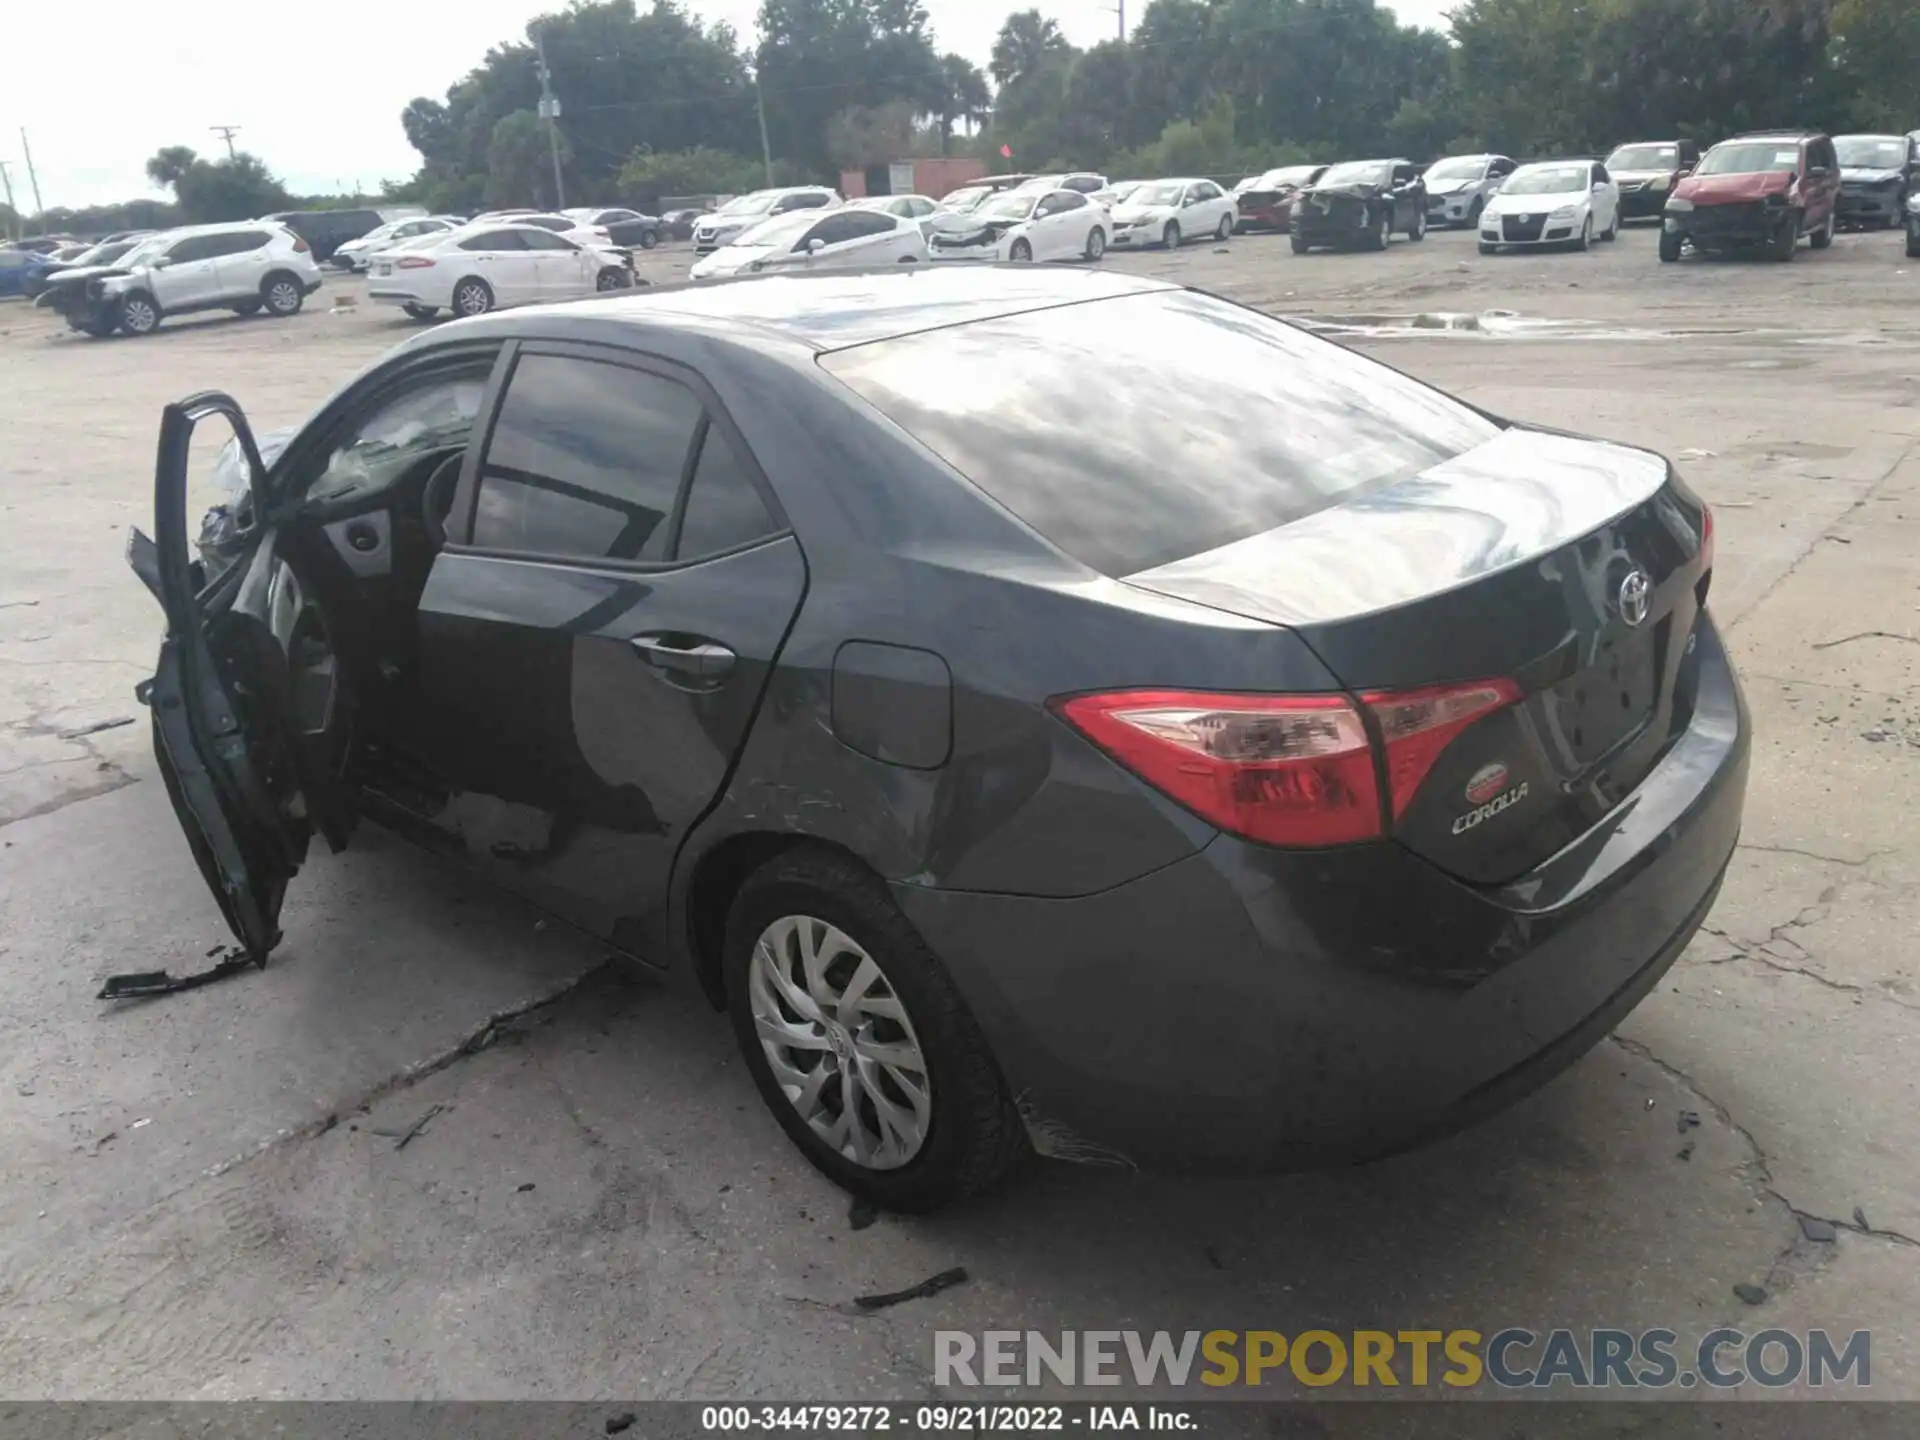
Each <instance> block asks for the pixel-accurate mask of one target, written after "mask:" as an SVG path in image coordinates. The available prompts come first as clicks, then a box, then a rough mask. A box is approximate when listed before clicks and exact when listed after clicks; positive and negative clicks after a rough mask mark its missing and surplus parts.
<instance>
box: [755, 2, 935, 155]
mask: <svg viewBox="0 0 1920 1440" xmlns="http://www.w3.org/2000/svg"><path fill="white" fill-rule="evenodd" d="M759 23H760V44H759V48H758V50H757V52H756V54H755V67H754V73H755V74H756V76H757V77H758V79H759V82H760V84H761V85H763V86H764V87H765V104H766V113H767V128H768V132H769V134H770V135H771V136H772V143H773V151H774V154H776V155H778V156H781V157H782V158H785V159H788V160H792V161H794V162H795V163H797V164H798V165H800V166H801V167H802V168H803V169H804V170H806V171H807V173H809V174H811V175H814V176H817V177H820V178H825V177H827V176H829V175H831V174H833V173H834V163H833V157H832V155H831V154H830V153H829V149H830V147H829V145H828V141H827V129H828V126H829V124H831V123H832V121H833V120H834V118H835V117H836V116H839V115H842V114H844V113H845V112H847V111H849V110H851V109H853V108H854V107H856V106H860V107H865V108H867V109H873V108H876V107H879V106H883V105H887V104H889V103H891V102H895V101H900V102H904V103H906V104H907V105H908V106H909V107H910V108H911V110H912V112H913V113H914V114H917V115H934V116H937V115H939V114H940V113H941V111H942V108H943V106H945V104H946V103H947V94H946V89H947V87H946V74H945V70H944V68H943V66H942V65H941V62H940V57H939V54H938V52H937V51H936V50H935V49H934V46H933V37H932V35H931V34H930V33H929V31H928V29H927V14H926V11H925V10H924V9H923V8H922V7H921V6H920V4H919V3H918V0H762V3H761V6H760V22H759Z"/></svg>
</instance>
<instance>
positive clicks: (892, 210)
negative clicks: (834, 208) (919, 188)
mask: <svg viewBox="0 0 1920 1440" xmlns="http://www.w3.org/2000/svg"><path fill="white" fill-rule="evenodd" d="M841 208H843V209H846V210H878V211H881V212H882V213H883V214H887V215H893V216H896V217H898V218H899V219H901V220H908V221H911V222H912V223H913V225H914V227H915V228H916V229H918V230H919V232H920V233H921V235H923V236H924V235H927V234H930V233H931V232H932V230H933V216H934V212H936V211H937V210H939V208H940V203H939V202H938V201H937V200H935V199H933V197H932V196H930V195H866V196H863V197H861V198H860V199H858V200H849V201H847V203H846V204H845V205H844V206H843V207H841ZM921 258H922V259H925V258H926V257H925V256H922V257H921Z"/></svg>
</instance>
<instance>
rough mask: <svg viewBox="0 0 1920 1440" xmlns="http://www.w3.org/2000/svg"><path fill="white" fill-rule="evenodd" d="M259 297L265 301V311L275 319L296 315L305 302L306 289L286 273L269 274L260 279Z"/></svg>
mask: <svg viewBox="0 0 1920 1440" xmlns="http://www.w3.org/2000/svg"><path fill="white" fill-rule="evenodd" d="M260 297H261V299H262V300H264V301H265V302H266V307H267V313H268V314H269V315H271V316H273V318H274V319H276V320H284V319H286V318H287V317H288V316H289V315H298V314H299V313H300V307H301V306H302V305H304V304H306V303H307V292H306V290H305V289H304V288H303V287H302V286H301V284H300V282H299V281H298V280H296V279H294V278H293V276H291V275H286V274H281V275H269V276H267V278H266V279H264V280H262V281H261V282H260Z"/></svg>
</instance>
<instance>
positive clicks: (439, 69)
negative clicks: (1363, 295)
mask: <svg viewBox="0 0 1920 1440" xmlns="http://www.w3.org/2000/svg"><path fill="white" fill-rule="evenodd" d="M642 3H643V4H644V3H645V0H642ZM924 3H925V4H926V7H927V11H928V14H929V15H930V16H931V17H932V21H933V30H934V36H935V39H936V42H937V43H938V45H939V47H940V48H941V49H942V50H957V51H959V52H960V53H961V54H963V55H966V56H968V57H969V58H970V59H972V60H974V61H976V62H978V63H979V64H981V65H982V66H984V65H985V64H986V60H987V56H988V53H989V52H990V51H991V50H992V48H993V37H994V35H995V34H996V33H997V32H998V30H999V28H1000V23H1001V21H1003V20H1004V19H1005V18H1006V15H1007V12H1008V11H1009V10H1012V9H1016V8H1024V3H1037V5H1038V8H1039V9H1040V10H1041V11H1042V12H1044V13H1045V14H1048V15H1051V16H1053V18H1054V19H1056V20H1058V21H1059V22H1060V27H1061V29H1062V30H1064V31H1065V32H1066V34H1067V37H1068V38H1069V39H1070V40H1072V41H1073V42H1074V43H1075V44H1078V45H1088V44H1092V43H1094V42H1095V41H1098V40H1101V39H1104V38H1105V37H1106V36H1107V35H1109V34H1111V33H1112V31H1113V27H1114V24H1115V17H1114V14H1113V9H1112V6H1111V3H1110V0H924ZM1387 3H1389V4H1390V5H1391V6H1392V8H1393V9H1395V10H1397V11H1398V12H1399V13H1400V16H1401V18H1402V19H1403V20H1406V21H1409V22H1413V23H1418V24H1423V25H1440V24H1442V23H1443V19H1442V17H1443V15H1444V12H1445V10H1446V9H1447V8H1449V7H1450V6H1451V5H1452V4H1454V3H1456V0H1387ZM558 8H559V3H558V0H544V3H543V0H461V3H459V4H456V5H430V4H418V3H414V4H399V5H385V6H380V7H377V8H376V9H373V10H368V9H366V8H365V7H351V6H350V7H348V8H346V9H345V10H340V11H333V12H329V11H327V10H325V9H314V8H311V7H307V6H294V7H291V8H289V7H286V6H271V5H268V6H262V5H259V4H255V3H243V0H186V3H185V4H184V5H182V6H179V7H177V8H174V9H168V10H164V11H153V10H148V11H145V12H143V14H144V15H145V18H144V20H143V21H142V23H141V24H140V25H139V27H138V29H139V32H140V38H139V42H138V44H137V45H136V46H135V47H134V50H133V52H131V53H132V54H133V55H134V56H136V57H137V58H136V59H134V60H132V62H131V63H128V57H127V56H126V55H122V56H121V57H120V59H119V60H117V61H112V62H102V63H103V64H105V66H106V68H105V69H104V70H103V71H102V72H101V74H100V76H98V77H95V78H94V79H91V80H90V79H88V78H87V77H86V76H85V75H84V74H82V73H81V72H79V71H76V70H75V68H74V65H73V64H72V63H71V61H72V57H71V56H68V55H66V54H64V52H61V55H60V58H59V59H57V60H56V59H52V58H50V56H51V53H52V52H49V51H48V49H47V47H46V46H44V45H41V44H38V43H36V42H34V41H33V40H31V39H30V38H27V37H28V35H29V32H30V31H32V28H33V27H27V29H26V30H22V29H21V28H20V27H18V26H16V27H14V36H13V38H14V39H15V40H16V41H19V42H20V43H17V44H9V45H7V46H6V47H5V48H4V52H3V55H4V58H0V160H5V161H7V162H8V168H9V172H10V174H11V176H12V181H13V194H14V201H15V204H16V205H17V206H18V208H19V209H20V210H21V211H23V212H26V213H32V210H33V192H32V188H31V186H30V185H29V184H28V180H27V167H26V165H25V164H24V163H23V155H22V146H21V139H20V127H21V126H23V125H24V126H26V127H27V138H28V140H29V142H30V143H31V145H32V148H33V162H34V168H35V169H36V170H37V171H38V172H39V177H40V195H41V199H42V200H43V201H44V202H45V203H46V204H47V205H69V206H75V207H78V206H82V205H91V204H99V203H104V202H108V201H114V200H126V199H131V198H133V197H134V196H137V195H147V194H154V193H157V192H155V191H154V190H153V187H152V186H151V185H149V184H148V182H147V179H146V175H145V173H144V171H143V167H144V166H145V164H146V160H147V157H148V156H149V155H151V154H153V152H154V151H155V150H157V149H159V148H160V147H161V146H162V145H190V146H192V147H193V148H195V149H196V150H199V151H201V152H202V153H211V154H218V153H220V151H221V150H222V149H223V148H224V146H223V145H222V142H221V141H220V139H219V137H218V136H216V135H214V134H213V133H212V132H211V131H210V130H209V128H208V127H209V126H213V125H237V126H239V127H240V130H239V134H238V135H237V136H236V137H235V143H236V144H237V145H238V146H240V147H241V148H242V149H246V150H251V151H252V152H254V153H255V154H256V155H258V156H260V157H261V158H262V159H263V160H265V161H266V162H267V164H268V165H270V166H271V167H272V168H273V169H274V170H275V171H276V172H277V173H278V174H279V175H280V176H281V178H282V179H283V180H285V181H286V183H287V185H288V188H289V189H291V190H293V191H294V192H295V193H297V194H313V193H320V192H326V191H333V190H337V189H341V188H344V187H351V186H353V185H354V184H355V183H356V182H357V183H359V184H361V185H364V186H366V187H367V188H369V189H372V188H375V187H376V185H377V183H378V182H379V181H380V180H383V179H402V178H404V177H406V176H408V175H410V174H412V173H413V171H414V170H415V168H416V167H417V166H418V165H419V157H418V155H416V154H415V153H414V150H413V147H412V146H410V145H408V144H407V141H406V136H405V135H403V134H402V133H401V131H400V110H401V107H402V106H404V105H405V104H406V103H407V101H409V100H411V99H412V98H413V97H414V96H416V95H432V96H434V97H436V98H438V97H440V96H442V95H444V94H445V93H446V89H447V86H448V85H450V84H452V83H453V82H454V81H455V80H457V79H459V78H460V76H462V75H464V74H465V73H466V72H467V71H468V70H470V69H471V68H472V67H473V66H474V65H476V64H478V63H479V61H480V59H481V57H482V56H483V55H485V54H486V52H487V47H488V46H490V45H493V44H495V43H497V42H499V41H502V40H507V39H520V38H523V37H524V34H525V30H526V24H527V21H528V20H530V19H531V18H532V17H533V16H535V15H538V14H541V13H544V12H548V11H552V10H555V9H558ZM687 8H688V9H689V10H691V11H693V12H695V13H697V14H700V15H703V16H706V17H709V18H712V19H724V20H728V21H730V22H731V23H732V24H733V26H734V27H735V28H736V29H737V30H738V31H739V32H740V34H741V36H742V38H743V39H745V38H748V37H751V36H752V34H753V18H754V14H755V12H756V11H757V10H758V9H759V3H758V0H689V3H688V6H687ZM1127 9H1128V11H1129V14H1128V20H1129V23H1131V22H1132V21H1134V20H1135V19H1136V18H1137V17H1138V14H1139V12H1140V11H1142V10H1144V9H1145V4H1144V0H1130V3H1129V4H1128V6H1127ZM39 13H40V14H41V15H42V16H43V17H44V16H47V15H51V14H53V13H54V12H53V11H48V10H45V9H44V8H43V9H42V10H41V11H40V12H39ZM41 28H42V29H44V27H41ZM55 48H56V51H57V50H58V47H55ZM562 98H563V99H564V96H563V97H562Z"/></svg>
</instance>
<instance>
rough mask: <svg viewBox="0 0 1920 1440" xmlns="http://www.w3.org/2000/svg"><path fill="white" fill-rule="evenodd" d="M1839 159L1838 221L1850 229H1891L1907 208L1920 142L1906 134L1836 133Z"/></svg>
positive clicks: (1916, 172)
mask: <svg viewBox="0 0 1920 1440" xmlns="http://www.w3.org/2000/svg"><path fill="white" fill-rule="evenodd" d="M1833 149H1834V153H1835V154H1836V155H1837V156H1839V159H1840V224H1841V225H1842V226H1843V227H1844V228H1846V229H1849V230H1854V229H1859V230H1891V229H1892V228H1893V227H1894V226H1896V225H1898V224H1900V222H1901V220H1902V219H1903V218H1904V216H1905V214H1906V209H1907V195H1908V193H1909V192H1910V191H1911V190H1912V188H1913V185H1914V180H1915V177H1916V176H1920V143H1916V142H1915V141H1914V140H1912V139H1911V138H1909V137H1908V136H1905V135H1836V136H1835V137H1834V140H1833Z"/></svg>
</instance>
